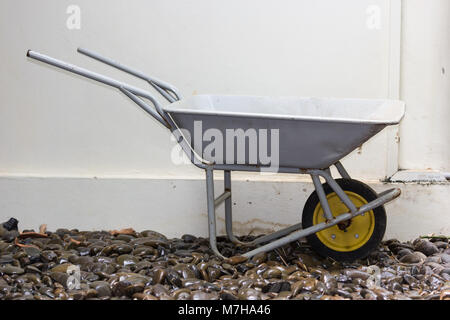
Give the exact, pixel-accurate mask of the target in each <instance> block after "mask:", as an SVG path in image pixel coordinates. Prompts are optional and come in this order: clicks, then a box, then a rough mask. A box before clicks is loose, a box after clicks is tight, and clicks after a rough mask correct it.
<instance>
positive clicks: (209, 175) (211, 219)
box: [205, 167, 226, 259]
mask: <svg viewBox="0 0 450 320" xmlns="http://www.w3.org/2000/svg"><path fill="white" fill-rule="evenodd" d="M205 170H206V201H207V206H208V231H209V244H210V246H211V250H212V251H213V252H214V254H216V255H217V256H218V257H220V258H222V259H226V258H225V257H224V256H223V255H222V254H221V253H220V252H219V249H217V234H216V204H215V201H214V171H213V169H212V168H211V167H207V168H206V169H205Z"/></svg>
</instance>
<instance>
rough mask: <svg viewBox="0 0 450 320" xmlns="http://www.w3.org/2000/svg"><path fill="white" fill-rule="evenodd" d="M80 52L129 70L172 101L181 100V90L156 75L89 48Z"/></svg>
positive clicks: (79, 50) (115, 66)
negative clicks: (146, 73) (128, 65)
mask: <svg viewBox="0 0 450 320" xmlns="http://www.w3.org/2000/svg"><path fill="white" fill-rule="evenodd" d="M77 51H78V52H79V53H81V54H84V55H86V56H88V57H90V58H92V59H95V60H98V61H100V62H103V63H105V64H108V65H110V66H112V67H114V68H117V69H119V70H122V71H124V72H127V73H129V74H131V75H133V76H135V77H138V78H141V79H142V80H145V81H147V82H148V83H149V84H150V85H151V86H152V87H153V88H155V89H156V90H157V91H158V92H159V93H160V94H161V95H162V96H163V97H164V98H166V99H167V100H168V101H169V102H170V103H172V102H175V101H177V100H180V99H181V98H182V96H181V94H180V91H179V90H178V89H177V88H176V87H175V86H173V85H171V84H169V83H167V82H164V81H162V80H159V79H157V78H155V77H150V76H147V75H145V74H144V73H142V72H141V71H138V70H134V69H132V68H130V67H127V66H125V65H123V64H121V63H119V62H117V61H114V60H112V59H109V58H106V57H103V56H101V55H100V54H98V53H96V52H93V51H91V50H88V49H83V48H78V50H77Z"/></svg>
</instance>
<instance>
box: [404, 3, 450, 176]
mask: <svg viewBox="0 0 450 320" xmlns="http://www.w3.org/2000/svg"><path fill="white" fill-rule="evenodd" d="M402 29H403V32H402V56H401V57H402V59H401V61H402V67H401V70H402V72H401V97H402V99H403V100H404V101H405V103H406V105H407V110H408V111H407V113H406V115H405V118H404V120H403V122H402V124H401V129H400V136H401V143H400V168H403V169H419V170H420V169H428V168H430V169H434V170H442V171H444V172H450V125H449V120H450V77H449V73H450V1H447V0H436V1H421V0H407V1H403V23H402Z"/></svg>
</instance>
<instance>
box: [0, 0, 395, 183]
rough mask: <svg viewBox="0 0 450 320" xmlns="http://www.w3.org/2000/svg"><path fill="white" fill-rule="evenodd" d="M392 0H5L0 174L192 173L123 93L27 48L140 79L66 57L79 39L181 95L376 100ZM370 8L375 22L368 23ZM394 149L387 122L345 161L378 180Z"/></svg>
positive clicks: (383, 85)
mask: <svg viewBox="0 0 450 320" xmlns="http://www.w3.org/2000/svg"><path fill="white" fill-rule="evenodd" d="M389 3H399V2H398V1H388V0H376V1H374V0H364V1H362V0H345V1H332V0H321V1H306V0H304V1H290V0H289V1H288V0H285V1H271V0H264V1H256V0H252V1H237V0H233V1H226V2H224V1H219V0H215V1H210V0H197V1H185V0H175V1H163V0H157V1H143V0H141V1H121V0H114V1H110V0H108V1H106V0H98V1H87V0H77V1H72V0H71V1H61V0H46V1H13V0H7V1H2V2H1V3H0V34H1V41H2V42H1V43H2V50H1V51H0V58H1V61H3V62H4V65H3V66H2V72H1V73H0V90H1V96H2V104H1V107H0V145H1V146H2V152H1V153H0V173H4V174H31V175H42V176H79V175H86V176H102V175H130V174H131V175H148V174H151V175H155V174H161V173H164V174H173V175H186V174H189V175H199V174H201V172H200V171H199V170H198V169H196V168H194V167H193V166H183V167H175V166H174V165H173V164H172V163H171V160H170V151H171V148H172V146H173V144H171V142H170V136H169V134H168V132H167V131H166V130H165V129H164V128H162V127H161V125H159V124H158V123H156V122H155V121H154V120H153V119H150V118H149V117H147V116H144V113H143V112H142V111H141V110H139V109H138V108H137V107H136V106H135V105H134V104H133V103H132V102H130V101H128V99H127V98H126V97H124V96H122V95H121V94H120V93H118V92H117V91H115V90H114V89H111V88H108V87H106V86H103V85H98V84H94V83H93V82H92V81H86V80H83V79H81V78H80V77H75V76H73V75H70V74H68V73H67V72H61V71H56V70H55V69H54V68H50V67H48V66H46V65H43V64H42V63H37V62H35V61H32V60H31V59H28V58H26V57H25V53H26V51H27V50H28V49H33V50H36V51H39V52H42V53H45V54H48V55H51V56H54V57H56V58H58V59H62V60H66V61H69V62H72V63H75V64H78V65H81V66H84V67H87V68H90V69H93V70H95V71H98V72H101V73H104V74H107V75H110V76H113V77H116V78H118V79H123V80H126V81H129V82H131V83H132V84H135V85H140V86H143V87H145V83H143V82H142V81H140V80H137V79H134V78H132V77H130V76H129V75H125V74H123V73H121V72H120V71H117V70H113V69H112V68H110V67H108V66H104V65H101V64H100V63H98V62H96V61H92V60H90V59H89V58H87V57H85V56H82V55H80V54H78V53H76V48H77V47H78V46H82V47H86V48H89V49H92V50H94V51H97V52H99V53H103V54H104V55H106V56H109V57H111V58H114V59H116V60H118V61H121V62H122V63H124V64H128V65H130V66H133V67H136V68H140V69H141V70H143V71H145V72H148V73H149V74H152V75H155V76H157V77H159V78H161V79H164V80H167V81H169V82H172V83H174V84H175V85H177V86H178V87H179V88H180V90H181V91H182V92H183V93H184V94H185V95H191V94H195V93H225V94H253V95H294V96H322V97H323V96H328V97H330V96H334V97H362V98H386V97H389V96H392V95H393V94H392V90H393V89H394V91H395V88H396V87H398V83H397V84H396V83H395V79H396V77H398V75H396V73H398V70H397V69H396V67H395V66H396V65H397V64H398V61H397V60H396V59H397V57H396V56H395V54H394V56H393V57H391V56H390V55H392V46H391V37H392V35H391V32H392V30H396V29H398V28H399V25H400V17H399V16H398V17H396V16H395V15H394V16H393V15H392V14H391V12H390V6H389ZM69 4H77V5H79V7H80V8H81V29H80V30H69V29H68V28H67V27H66V20H67V18H68V17H69V15H68V14H66V8H67V7H68V5H69ZM373 5H376V6H378V7H377V8H379V10H380V11H379V15H378V13H377V12H375V15H376V17H375V18H377V17H379V26H380V28H379V29H376V28H375V29H370V28H369V27H368V26H367V22H368V20H369V19H370V18H371V16H372V15H373V12H372V11H370V8H371V6H373ZM368 8H369V11H367V10H368ZM377 15H378V16H377ZM391 20H392V21H393V22H392V24H393V26H391ZM375 22H377V21H375ZM397 46H399V43H397ZM394 47H395V45H394ZM394 49H395V48H394ZM394 53H395V50H394ZM395 98H396V97H395ZM396 148H397V146H396V144H395V141H394V137H393V135H392V134H390V135H388V131H387V130H386V131H383V132H382V133H380V134H379V135H377V136H376V137H375V138H374V139H372V140H371V141H370V142H368V143H367V144H365V145H364V146H363V148H362V149H361V150H358V152H355V153H354V154H353V155H352V156H351V157H349V158H348V159H346V164H347V165H348V166H349V169H350V170H351V172H352V173H354V174H355V175H357V176H360V177H366V178H383V177H385V176H386V175H389V172H388V171H392V169H388V166H389V165H390V164H391V166H392V164H394V167H395V169H396V165H397V159H396V155H394V156H392V154H391V153H394V154H395V149H396ZM388 162H390V164H389V163H388ZM390 173H392V172H390Z"/></svg>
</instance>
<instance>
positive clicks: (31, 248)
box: [0, 227, 450, 300]
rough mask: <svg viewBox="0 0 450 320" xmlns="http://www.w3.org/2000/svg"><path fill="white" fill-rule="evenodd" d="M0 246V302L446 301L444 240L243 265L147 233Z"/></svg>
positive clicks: (201, 241) (302, 250)
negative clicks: (338, 256)
mask: <svg viewBox="0 0 450 320" xmlns="http://www.w3.org/2000/svg"><path fill="white" fill-rule="evenodd" d="M0 238H2V239H3V240H0V299H26V300H28V299H38V300H48V299H74V300H79V299H145V300H159V299H161V300H162V299H165V300H167V299H179V300H188V299H196V300H210V299H211V300H217V299H222V300H235V299H248V300H257V299H258V300H259V299H261V300H267V299H307V300H316V299H322V300H327V299H333V300H340V299H353V300H361V299H373V300H375V299H383V300H384V299H394V300H397V299H433V300H439V299H441V300H443V299H445V300H448V299H450V248H449V239H448V238H447V237H434V238H432V239H422V238H419V239H416V240H414V241H411V242H400V241H398V240H395V239H391V240H387V241H385V242H383V244H382V245H380V246H379V247H378V249H377V250H375V251H374V252H372V253H371V254H370V255H369V256H368V257H367V258H366V259H364V260H359V261H355V262H353V263H344V264H342V263H338V262H336V261H332V260H331V259H329V258H327V259H324V258H321V257H319V256H317V255H316V254H315V253H314V252H312V251H311V249H310V248H309V246H308V245H307V244H306V243H304V242H295V243H292V244H290V245H287V246H285V247H282V248H280V249H278V250H276V251H272V252H269V253H266V254H260V255H257V256H255V257H253V258H252V259H250V260H247V261H243V259H241V258H242V257H240V256H239V254H241V253H242V252H245V250H247V249H246V248H243V247H236V246H234V245H232V244H231V243H229V242H228V241H226V240H225V238H223V237H222V238H219V239H218V240H219V249H220V250H221V252H222V253H223V254H224V255H227V256H232V258H231V259H229V260H227V261H221V260H219V259H217V258H216V257H215V256H214V255H213V254H212V252H211V250H210V249H209V246H208V240H207V239H205V238H197V237H195V236H192V235H184V236H182V237H181V238H180V239H177V238H175V239H168V238H166V237H165V236H164V235H162V234H160V233H158V232H155V231H151V230H146V231H142V232H135V231H134V230H132V229H126V230H121V231H114V232H107V231H93V232H83V231H78V230H67V229H58V230H56V231H55V232H49V231H46V230H45V227H43V228H42V229H41V230H40V233H36V232H34V231H33V230H28V231H24V232H22V233H21V234H19V233H18V231H14V230H12V231H8V230H6V229H4V228H3V229H0ZM240 239H241V240H246V241H248V240H252V239H254V237H250V236H247V237H241V238H240Z"/></svg>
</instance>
